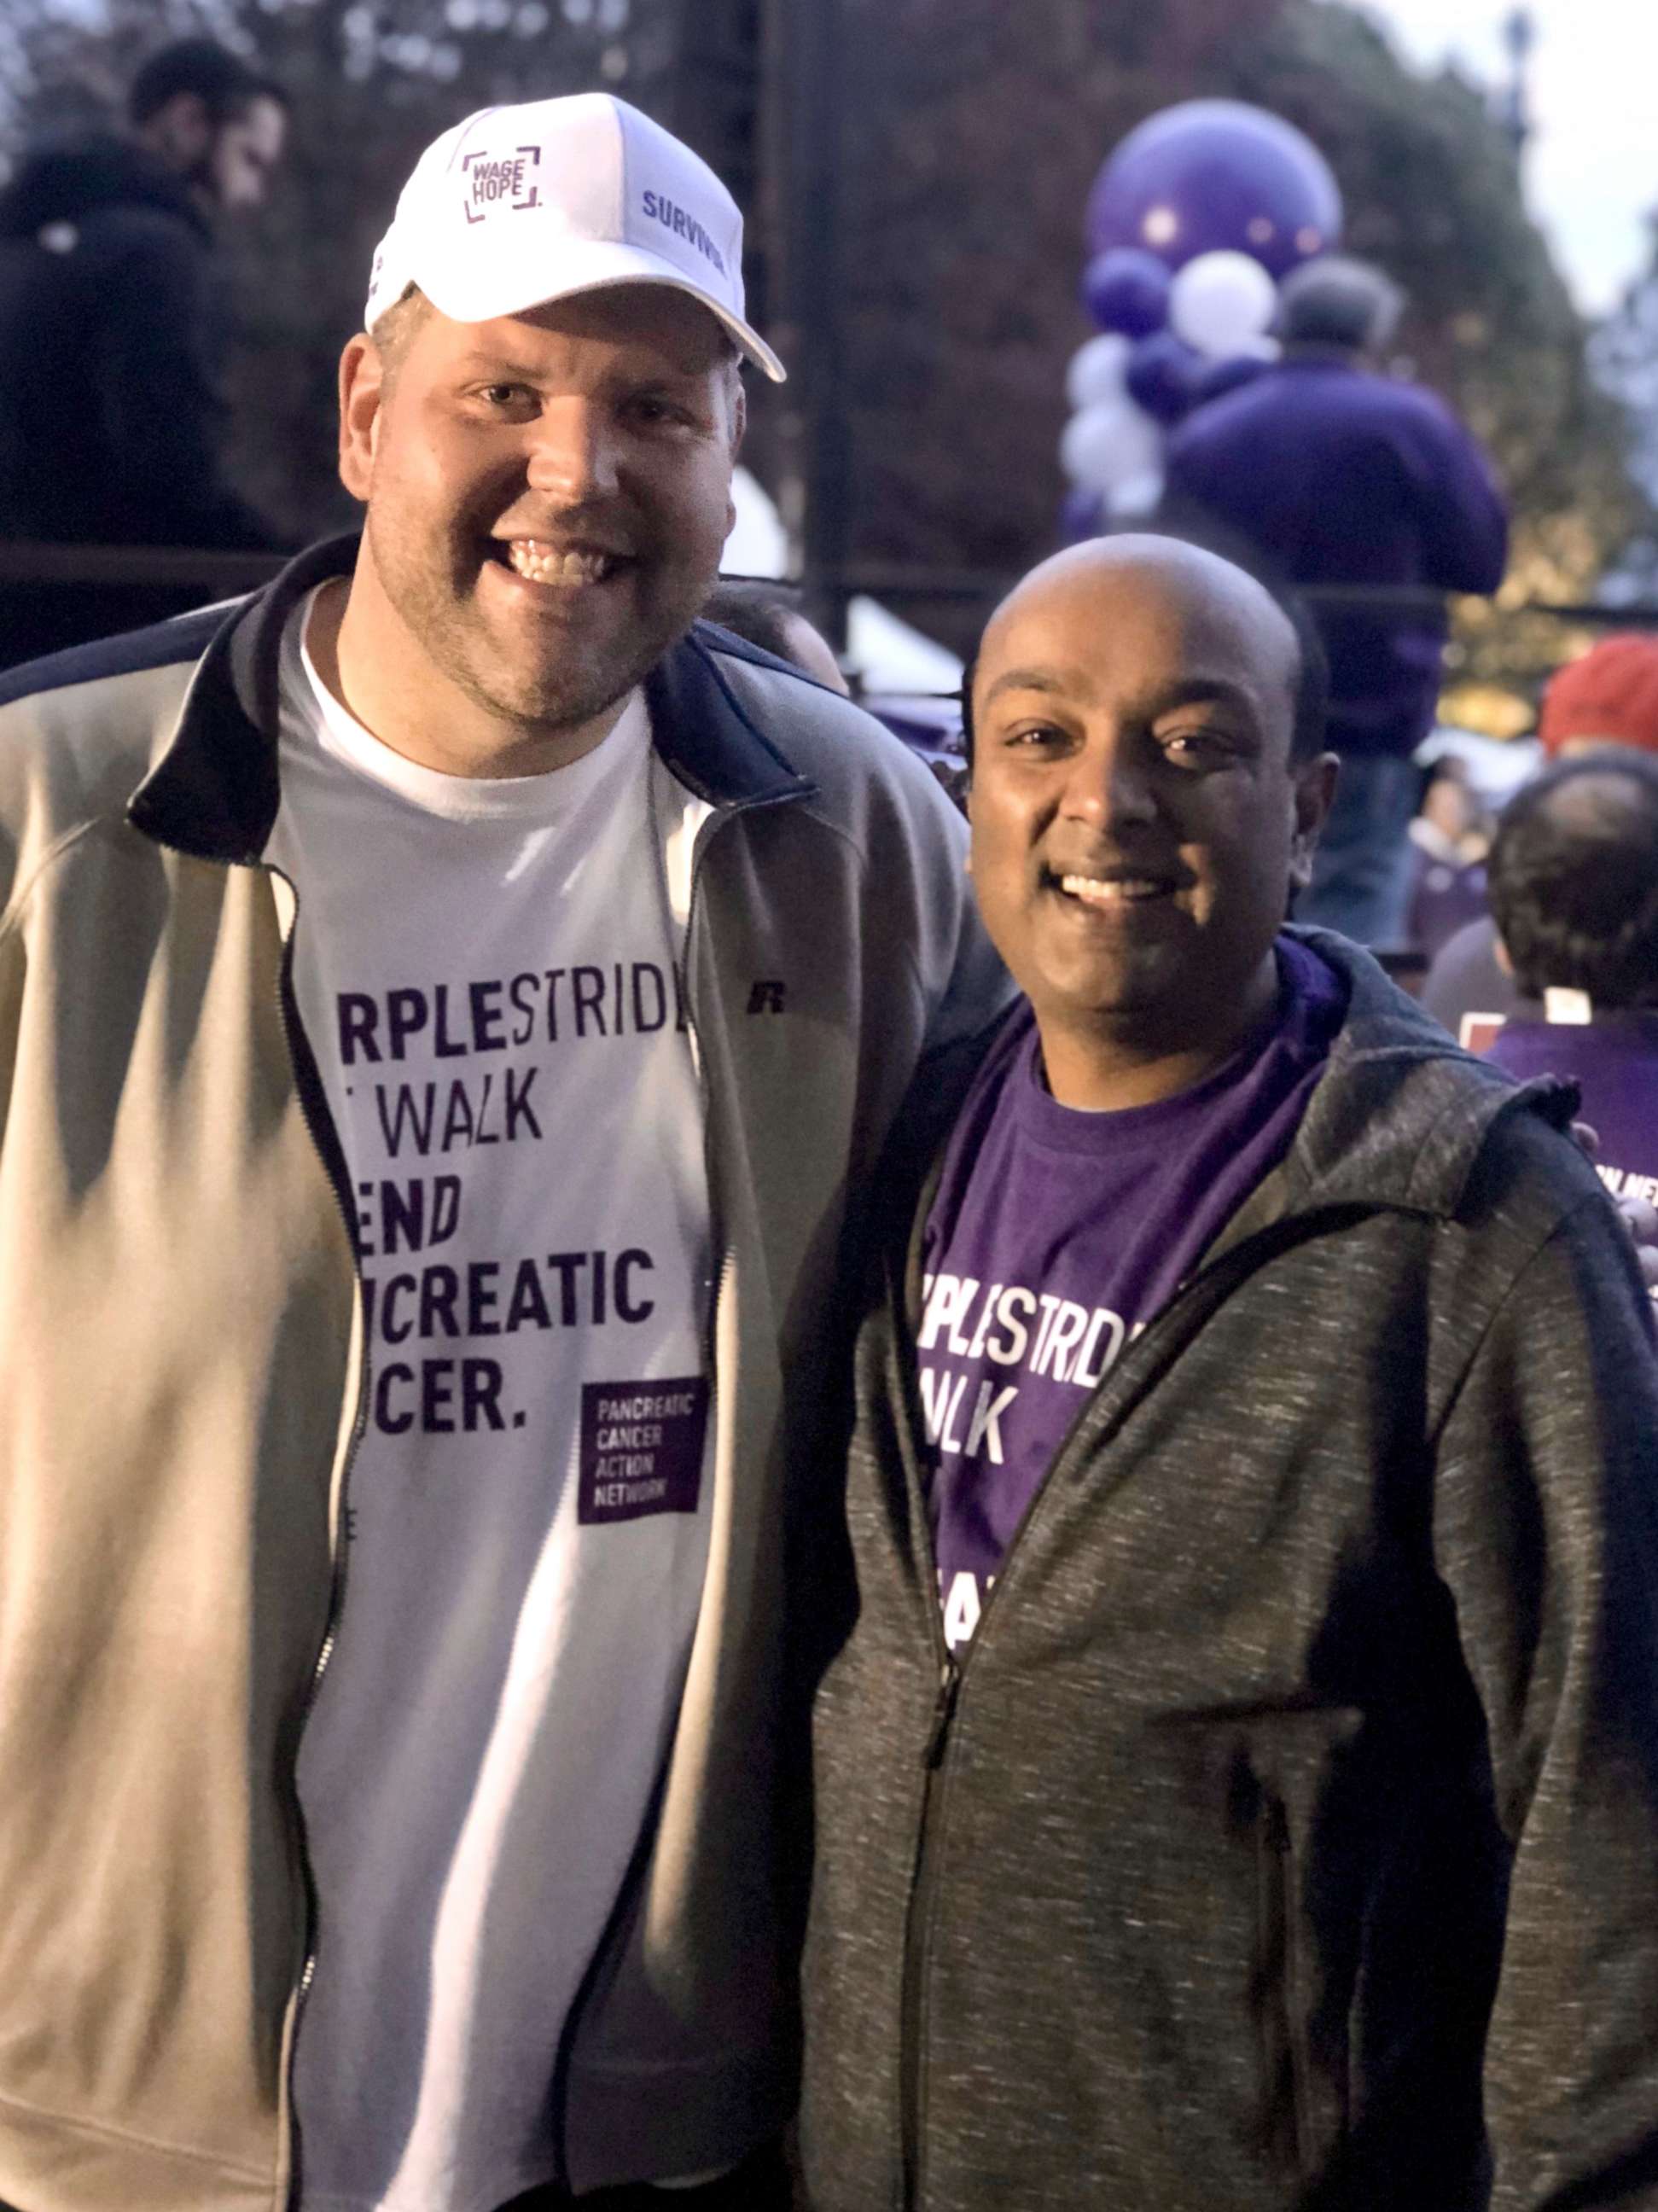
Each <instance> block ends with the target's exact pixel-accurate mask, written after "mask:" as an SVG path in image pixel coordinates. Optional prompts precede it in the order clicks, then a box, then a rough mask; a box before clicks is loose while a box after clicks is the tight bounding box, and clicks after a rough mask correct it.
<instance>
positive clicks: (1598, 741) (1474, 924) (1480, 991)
mask: <svg viewBox="0 0 1658 2212" xmlns="http://www.w3.org/2000/svg"><path fill="white" fill-rule="evenodd" d="M1537 734H1538V737H1539V738H1540V740H1541V743H1542V746H1543V754H1544V758H1545V760H1546V761H1559V760H1570V759H1573V758H1575V757H1576V756H1577V755H1579V754H1582V753H1585V752H1595V751H1599V750H1601V749H1602V748H1603V747H1605V746H1607V745H1618V746H1622V747H1625V748H1628V749H1631V750H1635V751H1638V752H1644V753H1649V754H1652V755H1654V756H1655V757H1658V639H1655V638H1653V637H1651V636H1649V635H1646V634H1645V633H1643V632H1640V631H1629V632H1626V633H1620V634H1619V635H1616V636H1613V637H1607V638H1602V639H1601V640H1600V643H1599V644H1597V645H1593V646H1591V647H1589V649H1588V652H1587V653H1580V654H1579V655H1578V657H1577V659H1576V660H1569V661H1568V662H1567V663H1566V665H1564V668H1559V669H1557V670H1556V671H1555V673H1554V675H1553V676H1552V677H1551V678H1550V679H1549V683H1548V685H1547V688H1546V690H1545V691H1544V694H1543V704H1542V708H1541V711H1540V714H1539V715H1538V720H1537ZM1422 1004H1423V1006H1424V1007H1425V1008H1426V1009H1427V1011H1428V1012H1429V1013H1430V1014H1431V1015H1432V1016H1433V1018H1434V1019H1435V1020H1436V1021H1437V1022H1442V1023H1443V1024H1444V1025H1445V1027H1446V1028H1447V1029H1448V1030H1449V1031H1450V1033H1451V1035H1452V1036H1454V1037H1456V1038H1458V1039H1459V1040H1460V1042H1462V1043H1463V1044H1471V1043H1473V1042H1476V1041H1479V1040H1483V1039H1485V1038H1487V1037H1488V1036H1489V1035H1490V1033H1491V1027H1492V1025H1494V1024H1497V1023H1498V1022H1501V1021H1503V1020H1504V1019H1505V1018H1507V1017H1508V1016H1509V1014H1512V1013H1514V1012H1517V1011H1518V1010H1519V1009H1520V1006H1521V997H1520V992H1519V987H1518V986H1517V985H1516V984H1515V980H1514V976H1513V975H1512V974H1511V973H1510V971H1509V969H1507V968H1506V967H1505V966H1504V965H1503V962H1502V960H1501V958H1500V957H1499V956H1498V949H1497V925H1496V923H1495V922H1494V921H1492V919H1491V915H1489V914H1485V915H1480V916H1479V917H1478V918H1477V919H1475V920H1474V921H1469V922H1466V923H1464V925H1463V927H1461V929H1459V930H1458V931H1457V932H1456V933H1455V936H1453V937H1451V938H1450V939H1448V940H1447V942H1446V943H1445V944H1444V945H1442V947H1441V949H1440V950H1439V951H1438V952H1437V953H1436V955H1435V957H1434V960H1433V963H1432V965H1431V966H1430V969H1429V970H1428V974H1427V977H1426V980H1425V981H1424V984H1423V986H1422Z"/></svg>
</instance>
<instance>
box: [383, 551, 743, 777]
mask: <svg viewBox="0 0 1658 2212" xmlns="http://www.w3.org/2000/svg"><path fill="white" fill-rule="evenodd" d="M388 535H389V536H391V538H392V550H388V548H387V546H386V544H385V543H384V542H383V539H384V538H385V537H386V536H388ZM367 539H368V548H369V555H370V557H371V559H372V560H373V562H374V568H375V573H376V574H377V576H378V577H379V580H380V590H381V592H383V594H384V595H385V598H386V601H387V603H388V604H389V605H390V606H391V607H392V611H393V612H394V613H395V614H396V615H397V617H398V619H399V621H400V622H401V623H403V625H404V628H405V629H406V630H407V631H408V633H409V635H410V636H411V637H412V638H414V639H416V641H418V643H419V646H420V648H421V651H422V653H423V654H424V655H425V657H426V658H427V659H428V660H429V661H430V662H431V663H432V664H433V665H434V666H435V667H436V668H437V670H438V671H439V672H440V675H442V676H443V677H444V678H445V679H446V681H447V682H449V683H451V684H453V685H454V687H455V689H456V690H458V691H459V693H460V694H461V696H463V697H464V698H465V699H466V700H467V701H468V702H469V703H470V704H471V705H472V706H474V707H476V708H478V710H479V711H480V712H481V713H483V714H486V715H488V716H489V718H490V719H491V720H494V721H496V722H499V723H501V724H502V725H503V726H504V727H505V728H507V729H508V730H510V731H511V732H513V735H514V736H515V737H517V738H542V739H544V738H556V737H560V736H562V735H564V734H565V733H566V732H569V731H573V730H580V729H581V728H583V727H585V726H586V725H587V724H588V723H590V722H592V721H593V720H596V719H597V718H598V716H600V715H601V714H605V713H606V712H607V711H608V710H609V709H610V708H612V707H614V706H616V704H617V702H619V701H621V700H623V699H625V698H627V697H628V696H629V694H630V693H631V692H632V691H633V690H635V688H636V687H637V685H638V684H640V683H641V681H642V680H643V678H645V677H646V676H647V675H648V674H649V672H650V671H651V670H652V669H653V667H654V666H655V665H656V664H657V662H658V661H659V659H661V658H662V656H663V654H664V653H665V652H666V651H667V650H668V648H669V647H670V646H671V645H673V644H675V643H676V642H677V641H678V640H679V639H680V638H681V637H683V635H685V632H686V631H687V630H688V629H689V628H690V625H691V623H692V621H693V620H694V619H695V615H696V611H697V609H698V608H699V607H700V605H701V602H702V599H703V597H704V596H706V594H705V593H704V592H701V591H693V590H692V589H691V588H689V587H688V589H687V592H685V593H684V594H683V595H682V597H683V605H674V606H666V607H664V608H662V609H661V610H660V611H659V614H658V619H656V620H654V621H652V622H650V623H649V624H648V627H647V628H640V627H637V626H635V628H633V629H631V630H628V631H624V632H623V633H622V634H621V635H619V636H618V637H616V640H615V641H614V642H613V643H612V644H610V646H608V647H607V646H606V645H605V644H604V642H601V641H596V640H595V641H585V640H583V639H582V638H581V637H580V633H579V631H575V630H573V631H572V633H571V635H570V637H569V641H568V645H569V649H568V651H567V652H566V653H563V654H562V655H561V657H560V658H559V659H558V661H557V662H556V665H552V666H550V667H548V668H546V669H544V670H543V671H540V672H538V673H531V671H525V672H524V673H523V674H522V675H520V676H519V677H517V678H514V677H513V672H512V671H511V669H510V668H509V666H508V665H507V661H506V658H505V656H504V655H502V656H496V655H495V654H493V653H491V652H490V649H489V635H488V631H487V629H485V627H484V625H483V623H482V622H481V621H479V620H477V619H476V618H475V617H469V613H468V610H467V605H466V602H465V599H464V598H463V597H462V596H461V591H460V579H459V578H457V580H456V585H455V588H454V589H453V590H446V589H445V588H444V586H443V584H442V583H441V582H440V580H438V579H437V578H435V577H434V575H433V574H432V572H431V570H430V568H428V567H425V566H423V565H422V564H421V563H418V562H408V563H405V562H403V561H402V560H401V559H400V558H399V556H398V551H397V550H396V545H397V538H396V532H395V531H392V532H380V531H377V530H375V529H374V526H373V519H372V517H371V518H370V521H369V525H368V527H367ZM708 582H709V585H710V586H712V583H713V578H712V577H710V578H709V580H708ZM600 588H603V586H601V587H600Z"/></svg>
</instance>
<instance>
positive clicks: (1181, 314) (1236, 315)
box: [1169, 252, 1278, 361]
mask: <svg viewBox="0 0 1658 2212" xmlns="http://www.w3.org/2000/svg"><path fill="white" fill-rule="evenodd" d="M1277 305H1278V287H1277V285H1276V284H1274V283H1273V282H1272V278H1271V276H1268V275H1267V273H1266V270H1264V269H1263V268H1262V267H1261V265H1260V262H1259V261H1257V260H1255V259H1254V257H1253V256H1252V255H1250V254H1248V253H1228V252H1223V253H1199V256H1198V257H1197V258H1196V260H1195V261H1188V262H1187V264H1186V266H1185V268H1184V269H1181V270H1177V271H1176V272H1175V281H1174V283H1172V284H1171V285H1170V286H1169V328H1170V329H1171V330H1172V331H1174V332H1175V336H1176V337H1182V338H1184V339H1185V340H1186V343H1187V345H1189V346H1195V347H1196V348H1197V349H1198V351H1199V353H1201V354H1206V355H1207V356H1209V357H1210V359H1211V360H1212V361H1224V359H1225V358H1226V356H1228V355H1229V354H1236V353H1246V352H1248V350H1249V349H1250V347H1251V345H1252V343H1254V340H1256V339H1257V338H1259V337H1261V336H1262V334H1263V333H1264V332H1265V331H1266V325H1268V324H1269V323H1270V322H1271V321H1272V313H1273V310H1274V308H1275V307H1277Z"/></svg>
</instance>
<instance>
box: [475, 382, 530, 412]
mask: <svg viewBox="0 0 1658 2212" xmlns="http://www.w3.org/2000/svg"><path fill="white" fill-rule="evenodd" d="M478 397H479V398H480V399H482V400H483V403H484V404H485V405H486V406H487V407H491V408H493V409H494V410H495V411H496V413H498V414H501V413H505V412H507V410H510V409H513V408H521V407H525V406H530V405H532V404H534V399H535V395H534V393H533V392H531V390H530V387H529V386H528V385H527V384H506V383H501V384H485V385H482V386H480V387H479V390H478Z"/></svg>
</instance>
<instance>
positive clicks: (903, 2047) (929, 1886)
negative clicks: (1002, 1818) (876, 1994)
mask: <svg viewBox="0 0 1658 2212" xmlns="http://www.w3.org/2000/svg"><path fill="white" fill-rule="evenodd" d="M933 1609H934V1612H935V1613H936V1612H937V1609H938V1608H937V1607H936V1606H935V1607H934V1608H933ZM943 1640H944V1639H943V1638H942V1636H940V1638H939V1642H940V1644H942V1643H943ZM961 1686H962V1669H961V1667H960V1664H959V1663H958V1662H957V1660H956V1659H955V1658H954V1657H953V1656H951V1655H950V1652H949V1651H948V1650H946V1651H945V1652H944V1657H943V1658H942V1660H941V1661H940V1662H939V1665H938V1694H937V1696H936V1697H935V1698H934V1699H933V1702H932V1726H931V1728H930V1729H928V1731H927V1740H926V1747H925V1748H924V1750H923V1752H922V1753H921V1765H922V1768H923V1770H924V1778H923V1781H922V1784H921V1820H920V1832H919V1833H918V1835H917V1837H916V1842H915V1872H914V1876H913V1878H912V1881H911V1887H910V1898H909V1911H908V1915H907V1918H906V1925H905V1930H904V1971H903V1981H902V1994H901V1996H900V1999H899V2030H898V2033H899V2044H898V2095H899V2105H900V2112H901V2114H902V2159H903V2184H904V2193H903V2203H904V2206H905V2212H915V2208H916V2207H917V2206H919V2204H920V2201H921V2163H922V2156H921V2154H922V2146H923V2144H924V2142H925V2141H926V2133H925V2125H924V2124H925V2119H926V2111H925V2094H924V2093H925V2088H926V2084H925V2081H923V2078H922V2069H921V2048H922V2041H923V2031H924V2027H925V2020H926V1952H927V1939H928V1936H930V1934H931V1932H932V1900H933V1893H934V1892H935V1890H936V1888H937V1886H938V1885H937V1880H936V1877H935V1873H934V1869H935V1867H936V1865H937V1860H938V1843H937V1838H938V1832H939V1829H940V1827H941V1826H942V1817H943V1812H944V1790H945V1785H946V1783H947V1781H948V1775H947V1773H946V1771H945V1768H944V1750H945V1747H946V1746H947V1744H948V1742H949V1741H950V1723H951V1722H952V1721H953V1720H954V1719H955V1717H956V1699H957V1694H958V1693H959V1692H960V1689H961Z"/></svg>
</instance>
